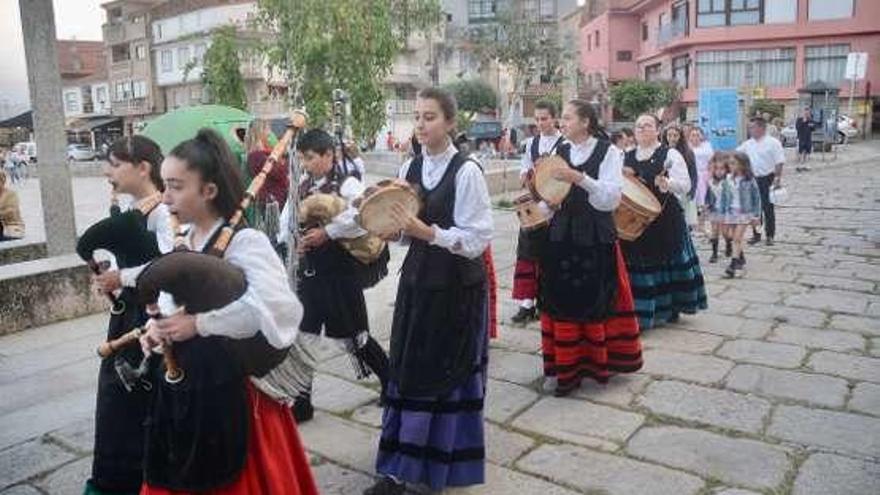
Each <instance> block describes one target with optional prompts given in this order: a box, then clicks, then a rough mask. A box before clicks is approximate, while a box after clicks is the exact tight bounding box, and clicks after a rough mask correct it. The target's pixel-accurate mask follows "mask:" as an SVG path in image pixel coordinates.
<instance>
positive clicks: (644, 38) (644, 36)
mask: <svg viewBox="0 0 880 495" xmlns="http://www.w3.org/2000/svg"><path fill="white" fill-rule="evenodd" d="M642 41H648V23H647V22H643V23H642Z"/></svg>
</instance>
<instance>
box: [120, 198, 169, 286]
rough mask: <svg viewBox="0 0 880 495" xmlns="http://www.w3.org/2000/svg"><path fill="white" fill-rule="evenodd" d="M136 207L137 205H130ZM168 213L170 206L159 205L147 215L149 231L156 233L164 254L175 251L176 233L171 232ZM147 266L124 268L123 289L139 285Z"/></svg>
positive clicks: (121, 280)
mask: <svg viewBox="0 0 880 495" xmlns="http://www.w3.org/2000/svg"><path fill="white" fill-rule="evenodd" d="M130 207H135V205H130ZM170 216H171V215H170V214H169V213H168V206H166V205H165V204H164V203H159V204H158V205H156V207H155V208H153V210H152V211H151V212H150V213H149V215H147V230H149V231H150V232H155V234H156V243H157V244H158V245H159V252H160V253H162V254H165V253H170V252H171V251H172V250H173V249H174V232H172V231H171V222H170V221H169V217H170ZM146 266H147V264H143V265H140V266H134V267H131V268H122V269H120V270H119V281H120V282H121V283H122V286H123V287H134V286H136V285H137V278H138V275H140V274H141V271H143V269H144V268H145V267H146Z"/></svg>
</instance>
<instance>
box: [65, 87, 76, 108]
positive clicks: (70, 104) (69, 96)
mask: <svg viewBox="0 0 880 495" xmlns="http://www.w3.org/2000/svg"><path fill="white" fill-rule="evenodd" d="M77 111H79V98H77V97H76V92H74V91H69V92H67V93H64V112H65V113H76V112H77Z"/></svg>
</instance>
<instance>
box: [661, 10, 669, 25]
mask: <svg viewBox="0 0 880 495" xmlns="http://www.w3.org/2000/svg"><path fill="white" fill-rule="evenodd" d="M667 23H669V13H668V12H661V13H660V20H659V25H660V26H665V25H666V24H667Z"/></svg>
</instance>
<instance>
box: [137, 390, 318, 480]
mask: <svg viewBox="0 0 880 495" xmlns="http://www.w3.org/2000/svg"><path fill="white" fill-rule="evenodd" d="M247 387H248V401H249V403H250V410H251V431H250V432H249V433H250V435H249V438H248V452H247V458H246V459H245V462H244V469H243V470H242V472H241V476H239V478H238V480H236V481H235V482H234V483H232V484H229V485H226V486H222V487H218V488H215V489H213V490H210V491H207V492H199V493H200V494H211V495H239V494H247V495H318V487H317V485H316V484H315V479H314V477H313V476H312V470H311V468H310V467H309V460H308V457H306V454H305V452H304V451H303V447H302V443H301V442H300V439H299V433H297V430H296V423H295V422H294V420H293V416H292V415H291V413H290V409H289V408H288V407H286V406H284V405H283V404H281V403H279V402H276V401H274V400H272V399H271V398H269V396H267V395H265V394H264V393H263V392H260V391H259V390H257V389H256V388H255V387H254V386H253V385H252V384H251V383H250V382H248V385H247ZM194 493H195V492H186V491H175V490H168V489H165V488H158V487H153V486H150V485H148V484H147V483H146V482H144V484H143V486H142V487H141V495H190V494H194Z"/></svg>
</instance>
